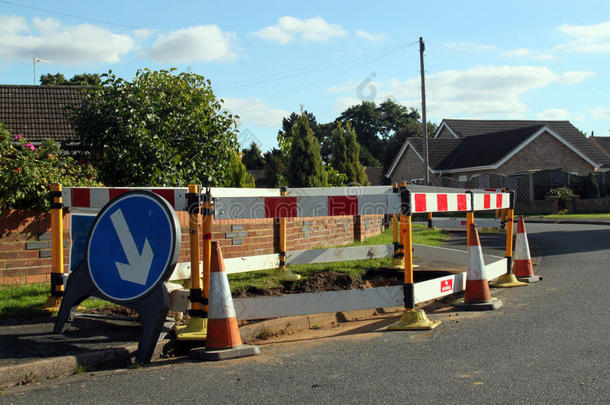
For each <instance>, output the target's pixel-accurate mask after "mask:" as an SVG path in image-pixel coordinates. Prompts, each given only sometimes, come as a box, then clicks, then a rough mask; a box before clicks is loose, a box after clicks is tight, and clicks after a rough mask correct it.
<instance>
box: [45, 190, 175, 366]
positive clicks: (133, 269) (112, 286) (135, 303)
mask: <svg viewBox="0 0 610 405" xmlns="http://www.w3.org/2000/svg"><path fill="white" fill-rule="evenodd" d="M180 240H181V234H180V223H179V222H178V218H177V216H176V213H175V211H174V210H173V208H172V207H171V205H170V204H169V203H168V202H167V201H166V200H164V199H163V198H161V197H159V196H157V195H156V194H154V193H151V192H148V191H131V192H127V193H125V194H122V195H120V196H118V197H117V198H115V199H114V200H111V201H110V202H108V204H106V205H105V206H104V208H102V210H101V211H100V212H99V214H98V216H97V217H96V218H95V221H94V223H93V225H92V227H91V231H90V233H89V237H88V239H87V251H86V254H85V258H84V260H82V261H81V263H80V264H79V265H78V266H77V268H76V269H75V270H74V271H73V272H72V273H71V274H70V277H69V278H68V283H67V285H66V291H65V293H64V298H63V299H62V303H61V307H60V309H59V314H58V316H57V321H56V323H55V328H54V332H55V333H61V332H62V331H63V328H64V325H65V323H66V322H67V321H68V318H69V317H70V314H71V312H72V310H73V308H74V307H75V306H77V305H78V304H80V303H81V302H82V301H83V300H85V299H86V298H88V297H90V296H92V295H95V296H98V297H103V298H104V299H106V300H108V301H110V302H113V303H115V304H119V305H123V306H125V307H127V308H131V309H133V310H135V311H137V312H138V314H139V316H140V321H141V322H142V336H141V339H140V342H139V344H138V352H137V354H136V362H138V363H148V362H150V359H151V358H152V355H153V352H154V349H155V346H156V343H157V341H158V339H159V335H160V334H161V329H162V328H163V323H164V321H165V319H166V317H167V312H168V311H169V295H168V292H167V287H166V286H165V283H164V282H165V281H167V279H168V278H169V276H170V275H171V273H172V271H173V270H174V267H175V265H176V262H177V261H178V254H179V252H180Z"/></svg>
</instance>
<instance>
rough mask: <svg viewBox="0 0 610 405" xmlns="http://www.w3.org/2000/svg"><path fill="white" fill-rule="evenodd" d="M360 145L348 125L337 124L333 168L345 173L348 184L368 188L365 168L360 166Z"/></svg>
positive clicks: (333, 142) (334, 134)
mask: <svg viewBox="0 0 610 405" xmlns="http://www.w3.org/2000/svg"><path fill="white" fill-rule="evenodd" d="M359 155H360V145H358V141H357V140H356V133H355V132H354V129H353V128H352V126H351V125H350V124H349V123H347V124H345V126H344V125H342V124H341V123H340V122H339V123H337V127H336V128H335V130H334V131H333V132H332V166H333V168H335V169H336V170H337V171H339V172H340V173H344V174H345V175H346V177H347V182H348V183H351V184H354V183H355V184H360V185H363V186H366V185H368V184H369V181H368V178H367V177H366V173H365V171H364V167H363V166H362V165H361V164H360V158H359Z"/></svg>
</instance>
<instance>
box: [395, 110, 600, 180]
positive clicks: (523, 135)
mask: <svg viewBox="0 0 610 405" xmlns="http://www.w3.org/2000/svg"><path fill="white" fill-rule="evenodd" d="M422 146H423V145H422V139H421V138H407V139H406V140H405V142H404V144H403V145H402V147H401V149H400V150H399V151H398V154H397V155H396V157H395V158H394V160H393V162H392V165H391V166H390V168H389V170H388V171H387V172H386V174H385V176H386V177H387V178H389V179H390V181H391V182H392V183H396V182H400V181H411V182H416V181H421V180H423V178H424V164H423V152H422V150H423V147H422ZM428 161H429V178H430V182H431V183H432V184H441V183H442V180H443V178H448V179H451V180H455V181H459V182H467V181H469V180H470V179H472V178H473V177H476V176H480V175H482V174H499V175H505V176H506V175H511V174H514V173H524V172H529V171H533V170H547V169H561V170H563V171H565V172H569V173H573V174H576V175H579V176H586V175H587V174H588V173H590V172H592V171H598V170H606V169H610V155H607V154H605V153H604V152H603V151H602V150H601V149H600V147H599V146H598V145H597V144H596V143H594V142H592V141H591V140H590V139H588V138H587V137H586V136H585V135H583V134H582V133H581V132H580V131H579V130H578V129H576V127H574V126H573V125H572V124H571V123H570V122H569V121H524V120H523V121H520V120H519V121H518V120H457V119H444V120H443V121H442V122H441V125H440V126H439V127H438V129H437V131H436V132H435V133H434V135H433V136H432V138H431V139H429V143H428Z"/></svg>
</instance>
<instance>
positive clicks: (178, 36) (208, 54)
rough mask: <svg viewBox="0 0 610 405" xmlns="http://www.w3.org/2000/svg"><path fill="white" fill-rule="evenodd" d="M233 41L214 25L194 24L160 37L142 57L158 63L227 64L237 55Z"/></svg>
mask: <svg viewBox="0 0 610 405" xmlns="http://www.w3.org/2000/svg"><path fill="white" fill-rule="evenodd" d="M235 38H236V36H235V34H234V33H231V32H223V31H222V30H221V29H220V28H219V27H218V26H217V25H214V24H211V25H197V26H194V27H189V28H184V29H180V30H177V31H174V32H171V33H169V34H161V35H159V37H158V38H157V40H156V41H155V43H154V44H153V46H152V47H151V48H150V49H149V50H148V51H147V52H145V55H146V56H148V57H150V58H152V59H153V60H155V61H157V62H171V63H189V62H227V61H231V60H234V59H235V58H237V56H238V55H237V52H236V51H235V50H234V46H233V41H234V40H235Z"/></svg>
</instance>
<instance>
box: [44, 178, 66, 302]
mask: <svg viewBox="0 0 610 405" xmlns="http://www.w3.org/2000/svg"><path fill="white" fill-rule="evenodd" d="M61 190H62V187H61V184H52V185H51V296H50V297H49V298H47V301H46V303H45V304H44V305H43V309H45V310H47V311H49V312H57V311H59V307H60V306H61V297H63V295H64V280H63V275H64V224H63V200H62V197H61Z"/></svg>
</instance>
